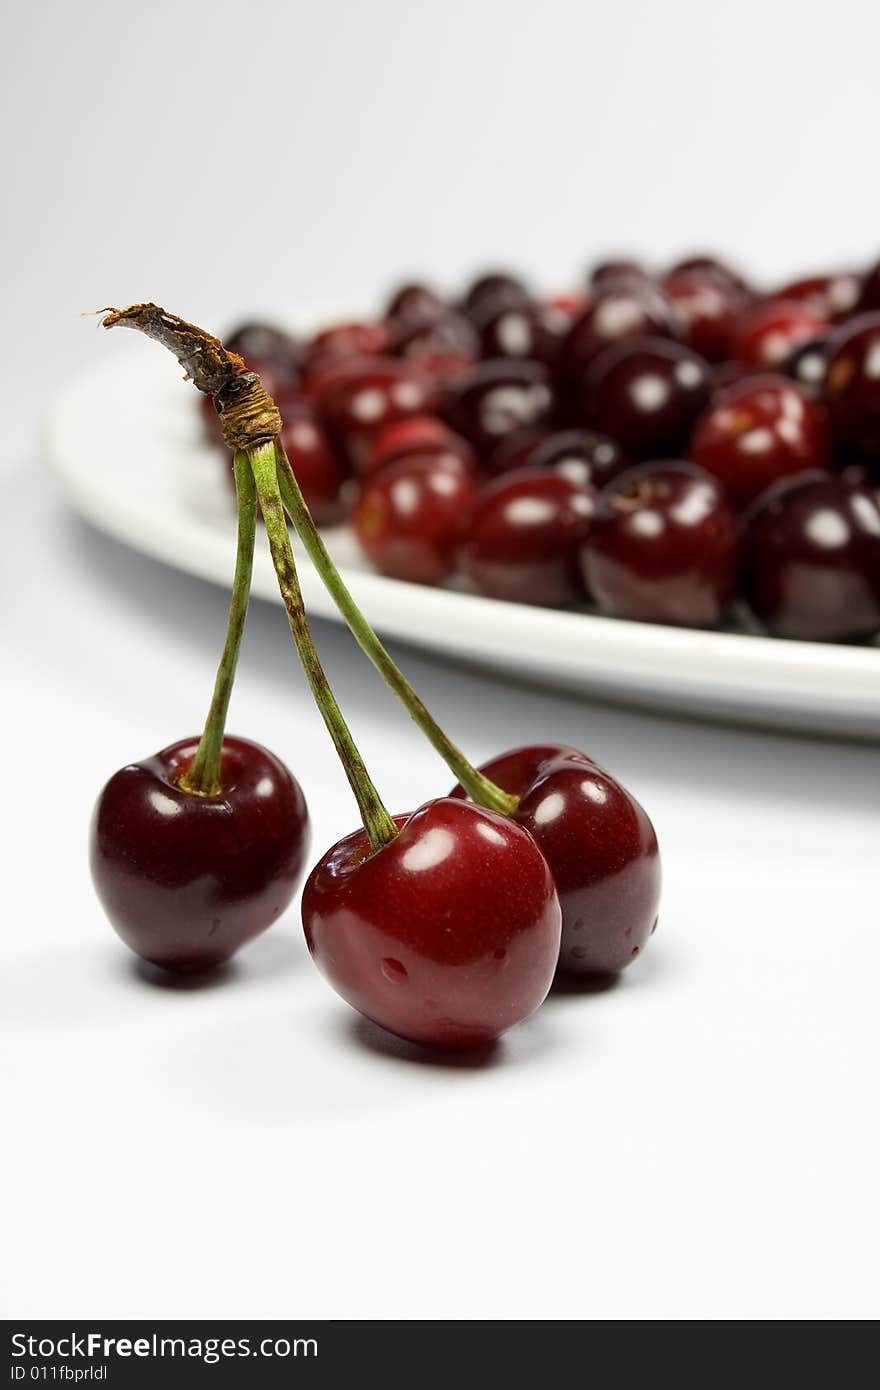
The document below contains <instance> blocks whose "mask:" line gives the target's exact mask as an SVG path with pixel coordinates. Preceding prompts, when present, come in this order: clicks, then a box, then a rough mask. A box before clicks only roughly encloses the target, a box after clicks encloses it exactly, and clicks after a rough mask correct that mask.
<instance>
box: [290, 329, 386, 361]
mask: <svg viewBox="0 0 880 1390" xmlns="http://www.w3.org/2000/svg"><path fill="white" fill-rule="evenodd" d="M387 350H388V325H387V324H386V323H356V322H352V323H334V324H331V325H330V327H329V328H324V329H322V330H321V332H320V333H316V334H315V336H314V337H313V338H310V339H309V341H308V342H307V343H306V347H305V364H304V365H305V369H306V371H307V372H308V373H312V372H314V371H315V370H316V369H317V368H318V367H320V366H323V365H325V364H326V363H328V362H332V361H335V360H338V359H340V358H344V357H377V356H381V355H382V353H384V352H386V351H387Z"/></svg>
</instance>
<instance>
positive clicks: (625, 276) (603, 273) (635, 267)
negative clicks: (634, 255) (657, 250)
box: [587, 258, 651, 291]
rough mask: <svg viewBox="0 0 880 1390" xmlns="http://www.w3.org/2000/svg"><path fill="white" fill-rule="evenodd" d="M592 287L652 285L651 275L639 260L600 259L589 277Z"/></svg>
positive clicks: (601, 288) (599, 289) (598, 288)
mask: <svg viewBox="0 0 880 1390" xmlns="http://www.w3.org/2000/svg"><path fill="white" fill-rule="evenodd" d="M587 281H588V284H589V285H590V287H591V289H593V290H598V291H601V290H603V289H605V288H606V287H607V286H608V285H612V284H613V285H617V286H621V285H623V284H627V283H628V284H630V285H650V283H651V275H650V274H649V272H648V271H647V270H645V268H644V266H643V265H641V264H640V262H639V261H635V260H628V259H625V258H624V259H620V260H606V261H598V262H597V263H596V265H594V266H593V268H592V270H591V271H590V273H589V275H588V277H587Z"/></svg>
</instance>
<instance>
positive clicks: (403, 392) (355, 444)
mask: <svg viewBox="0 0 880 1390" xmlns="http://www.w3.org/2000/svg"><path fill="white" fill-rule="evenodd" d="M433 396H434V393H433V390H432V388H431V386H430V384H429V383H428V382H427V381H425V379H424V378H423V377H422V376H420V375H419V373H418V372H416V371H414V369H413V368H412V366H411V365H410V364H408V363H405V362H400V361H398V360H396V359H395V358H393V357H388V358H375V359H373V360H372V361H369V362H365V363H363V364H362V365H361V366H359V367H358V369H356V370H354V371H351V372H348V373H346V374H344V375H343V376H342V377H341V378H337V379H336V380H335V381H333V382H332V383H331V384H330V385H328V386H326V388H325V389H323V390H322V391H321V393H320V396H319V398H318V404H319V407H320V411H321V416H322V418H323V420H324V423H325V424H326V426H327V428H328V430H329V431H330V434H331V437H332V438H333V439H334V440H335V441H336V442H337V443H338V444H340V445H341V446H342V448H343V449H344V450H345V451H346V454H347V455H348V457H349V458H350V459H351V460H352V462H353V463H354V464H355V465H357V464H358V463H359V462H360V461H361V460H362V459H363V458H365V457H366V455H367V452H368V450H369V447H370V443H371V441H372V440H373V439H374V438H375V436H376V435H377V434H378V432H379V430H381V429H384V428H385V426H386V425H389V424H392V423H393V422H395V421H397V420H405V419H407V418H409V417H411V416H413V415H426V414H430V412H431V407H432V404H433Z"/></svg>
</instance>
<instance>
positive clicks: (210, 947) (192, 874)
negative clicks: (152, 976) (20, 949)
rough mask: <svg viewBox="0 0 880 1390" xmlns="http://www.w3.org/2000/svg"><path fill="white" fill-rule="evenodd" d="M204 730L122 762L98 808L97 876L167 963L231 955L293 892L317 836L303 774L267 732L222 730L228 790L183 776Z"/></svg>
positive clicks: (133, 938) (137, 943) (190, 966)
mask: <svg viewBox="0 0 880 1390" xmlns="http://www.w3.org/2000/svg"><path fill="white" fill-rule="evenodd" d="M197 747H198V739H195V738H190V739H183V740H182V741H181V742H179V743H174V744H171V746H170V747H168V748H163V749H162V751H161V752H160V753H157V754H156V755H155V756H154V757H151V758H145V759H144V760H143V762H139V763H131V764H130V765H129V766H128V767H124V768H122V769H120V771H119V772H117V773H115V774H114V776H113V777H111V778H110V781H109V782H108V783H107V785H106V786H105V788H104V790H103V791H102V792H101V795H100V796H99V798H98V802H97V805H96V807H95V812H94V816H93V818H92V827H91V838H90V854H91V867H92V878H93V880H94V884H95V888H96V890H97V893H98V897H99V898H100V900H101V904H102V906H103V908H104V911H105V912H106V913H107V916H108V917H109V919H110V922H111V925H112V926H113V928H114V930H115V931H116V932H117V933H118V935H119V936H121V938H122V940H123V941H124V942H125V944H126V945H127V946H130V947H131V949H132V951H134V952H135V953H136V954H137V955H139V956H142V957H143V958H144V960H148V961H152V962H153V964H154V965H161V966H164V967H165V969H166V970H174V971H191V970H204V969H208V968H209V967H211V966H215V965H219V964H221V963H222V962H223V961H225V960H228V959H229V957H230V956H231V955H232V954H233V952H235V951H237V950H238V948H239V947H240V946H243V945H244V944H245V942H247V941H250V940H251V939H252V938H253V937H255V936H257V935H258V934H259V933H260V932H262V931H265V929H266V928H267V927H269V926H271V925H272V923H273V922H274V921H276V920H277V918H278V917H280V916H281V914H282V912H284V910H285V908H286V907H287V906H288V905H289V903H290V900H291V898H292V897H293V894H294V891H295V889H296V886H297V883H298V881H299V876H300V872H301V870H302V867H303V863H304V861H305V857H306V854H307V852H308V847H309V821H308V812H307V810H306V803H305V798H304V797H303V794H302V791H301V789H300V786H299V783H298V782H297V781H296V780H295V778H294V777H293V776H292V775H291V773H290V772H289V771H288V770H287V768H286V767H285V766H284V764H283V763H281V762H279V760H278V759H277V758H276V757H275V756H274V755H273V754H272V753H270V752H269V751H268V749H266V748H262V747H261V746H260V745H259V744H257V743H251V742H249V740H247V739H243V738H233V737H231V736H228V735H227V737H226V738H225V739H224V741H223V754H222V760H221V781H222V784H223V790H222V792H221V793H220V794H219V795H217V796H193V795H192V794H191V793H189V792H185V791H183V790H182V788H181V787H180V786H179V785H178V780H179V778H180V776H181V775H182V774H183V773H185V772H186V770H187V768H188V767H189V766H190V764H191V762H192V759H193V757H194V756H195V752H196V748H197Z"/></svg>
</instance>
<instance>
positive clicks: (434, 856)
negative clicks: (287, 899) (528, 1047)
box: [302, 797, 561, 1048]
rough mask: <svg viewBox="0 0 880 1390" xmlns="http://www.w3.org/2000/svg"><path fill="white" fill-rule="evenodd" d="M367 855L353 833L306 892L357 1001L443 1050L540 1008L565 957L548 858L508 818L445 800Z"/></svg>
mask: <svg viewBox="0 0 880 1390" xmlns="http://www.w3.org/2000/svg"><path fill="white" fill-rule="evenodd" d="M397 824H398V825H399V826H400V833H399V835H398V836H397V838H396V839H395V840H392V842H391V843H390V844H388V845H386V846H385V847H384V848H383V849H380V850H378V851H377V852H375V853H373V854H371V853H370V849H369V843H368V840H367V837H366V834H365V832H364V831H363V830H358V831H355V833H354V834H352V835H349V836H348V837H347V838H346V839H344V840H340V841H339V843H338V844H336V845H334V846H333V848H332V849H331V850H329V851H328V853H327V854H325V855H324V857H323V858H322V859H321V860H320V862H319V863H318V864H317V866H316V867H315V869H314V870H313V871H312V873H311V876H310V877H309V879H308V882H307V883H306V886H305V890H304V892H303V902H302V914H303V926H304V928H305V934H306V941H307V943H308V947H309V950H310V951H311V953H312V957H313V959H314V961H315V963H316V965H317V966H318V968H319V969H320V970H321V971H322V972H323V974H324V975H325V976H326V977H327V979H328V980H329V982H330V984H331V985H332V986H333V988H334V989H335V990H336V991H337V992H338V993H339V994H341V995H342V997H343V999H345V1000H347V1001H348V1003H349V1004H351V1005H352V1007H353V1008H355V1009H357V1010H358V1011H359V1012H360V1013H362V1014H364V1015H366V1017H367V1018H369V1019H372V1021H373V1022H374V1023H377V1024H379V1026H380V1027H382V1028H386V1029H387V1030H388V1031H389V1032H390V1033H396V1034H397V1035H398V1036H399V1037H402V1038H407V1039H409V1040H410V1041H412V1042H417V1043H422V1044H426V1045H428V1046H432V1047H442V1048H466V1047H477V1046H480V1045H481V1044H486V1043H490V1042H493V1041H494V1040H495V1039H496V1038H498V1037H500V1036H501V1034H502V1033H505V1032H506V1031H507V1030H508V1029H509V1028H512V1027H513V1026H514V1024H517V1023H520V1022H521V1021H522V1020H523V1019H525V1018H528V1016H529V1015H530V1014H531V1013H533V1012H534V1010H535V1009H537V1008H538V1006H539V1004H541V1002H542V1001H543V999H544V998H545V996H546V994H547V991H548V990H549V988H550V984H551V982H552V979H553V974H554V971H555V969H556V962H557V959H558V957H559V942H560V932H561V913H560V909H559V900H558V898H557V895H556V889H555V887H554V884H553V877H552V875H551V872H550V869H549V868H548V865H547V861H546V860H545V858H544V856H543V855H542V854H541V851H540V850H539V849H538V846H537V845H536V844H535V841H534V840H533V839H532V837H531V835H529V833H528V832H527V831H526V830H524V829H523V828H522V826H520V825H517V824H516V823H515V822H514V821H513V820H511V819H509V818H508V817H507V816H500V815H498V814H496V813H495V812H494V811H485V810H482V809H481V808H479V807H476V806H473V805H471V804H470V803H469V802H466V801H459V800H456V799H453V798H451V797H443V798H440V799H439V800H437V801H429V802H428V803H427V804H426V805H424V806H422V807H420V808H419V809H418V810H417V811H415V812H413V814H412V815H411V816H408V817H407V816H401V817H399V818H398V819H397Z"/></svg>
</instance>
